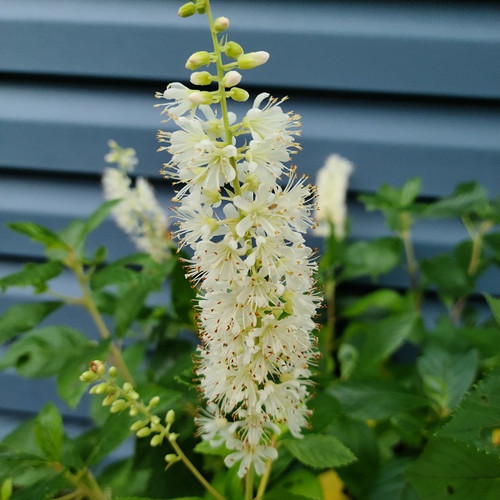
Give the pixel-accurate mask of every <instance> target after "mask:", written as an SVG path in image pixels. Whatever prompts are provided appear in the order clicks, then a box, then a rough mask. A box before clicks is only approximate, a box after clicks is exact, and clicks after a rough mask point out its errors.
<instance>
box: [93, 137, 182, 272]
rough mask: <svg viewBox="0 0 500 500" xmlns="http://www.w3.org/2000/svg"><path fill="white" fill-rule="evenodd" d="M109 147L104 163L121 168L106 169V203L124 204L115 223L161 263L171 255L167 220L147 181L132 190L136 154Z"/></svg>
mask: <svg viewBox="0 0 500 500" xmlns="http://www.w3.org/2000/svg"><path fill="white" fill-rule="evenodd" d="M109 146H110V152H109V153H108V154H107V155H106V156H105V160H106V161H107V162H108V163H116V165H117V167H118V168H106V169H104V175H103V177H102V185H103V189H104V197H105V199H106V200H115V199H120V200H121V202H120V203H118V204H117V205H116V206H115V207H114V208H113V216H114V218H115V220H116V223H117V224H118V226H119V227H120V228H121V229H123V230H124V231H125V232H126V233H127V234H128V235H129V236H130V237H131V238H132V239H133V241H134V242H135V244H136V245H137V248H138V249H139V250H141V251H143V252H146V253H149V254H150V255H151V256H152V257H153V259H155V260H156V261H158V262H160V261H162V260H163V259H164V258H165V257H166V256H167V255H169V254H170V247H171V246H172V242H171V241H170V237H169V233H168V219H167V216H166V214H165V212H164V210H163V209H162V208H161V207H160V205H159V204H158V202H157V200H156V197H155V194H154V191H153V187H152V186H151V184H149V183H148V181H147V180H146V179H144V178H142V177H138V178H137V180H136V183H135V187H132V179H131V178H130V177H129V176H128V173H129V172H133V170H134V167H135V165H137V163H138V162H137V158H136V154H135V151H134V150H133V149H132V148H121V147H120V146H119V145H118V144H117V143H116V142H115V141H109Z"/></svg>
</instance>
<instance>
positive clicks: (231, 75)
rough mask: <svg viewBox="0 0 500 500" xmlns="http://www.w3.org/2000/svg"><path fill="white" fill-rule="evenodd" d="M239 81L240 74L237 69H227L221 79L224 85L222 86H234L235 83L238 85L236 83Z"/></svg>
mask: <svg viewBox="0 0 500 500" xmlns="http://www.w3.org/2000/svg"><path fill="white" fill-rule="evenodd" d="M240 82H241V74H240V73H238V72H237V71H229V72H228V73H226V75H225V76H224V78H223V79H222V85H224V87H234V86H235V85H238V83H240Z"/></svg>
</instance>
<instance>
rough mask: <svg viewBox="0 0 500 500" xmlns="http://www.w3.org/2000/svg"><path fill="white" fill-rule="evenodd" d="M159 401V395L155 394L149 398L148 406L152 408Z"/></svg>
mask: <svg viewBox="0 0 500 500" xmlns="http://www.w3.org/2000/svg"><path fill="white" fill-rule="evenodd" d="M159 402H160V396H155V397H154V398H151V401H150V402H149V407H150V408H153V407H154V406H156V405H157V404H158V403H159Z"/></svg>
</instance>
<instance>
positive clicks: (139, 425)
mask: <svg viewBox="0 0 500 500" xmlns="http://www.w3.org/2000/svg"><path fill="white" fill-rule="evenodd" d="M148 424H149V420H137V422H134V423H133V424H132V425H131V426H130V430H131V431H132V432H136V431H138V430H139V429H142V428H143V427H146V425H148Z"/></svg>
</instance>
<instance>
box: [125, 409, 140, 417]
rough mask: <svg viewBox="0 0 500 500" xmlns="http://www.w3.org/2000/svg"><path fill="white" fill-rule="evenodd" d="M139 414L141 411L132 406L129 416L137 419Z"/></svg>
mask: <svg viewBox="0 0 500 500" xmlns="http://www.w3.org/2000/svg"><path fill="white" fill-rule="evenodd" d="M138 413H139V410H138V409H137V407H136V406H131V407H130V410H129V412H128V414H129V415H130V416H131V417H136V416H137V414H138Z"/></svg>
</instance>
